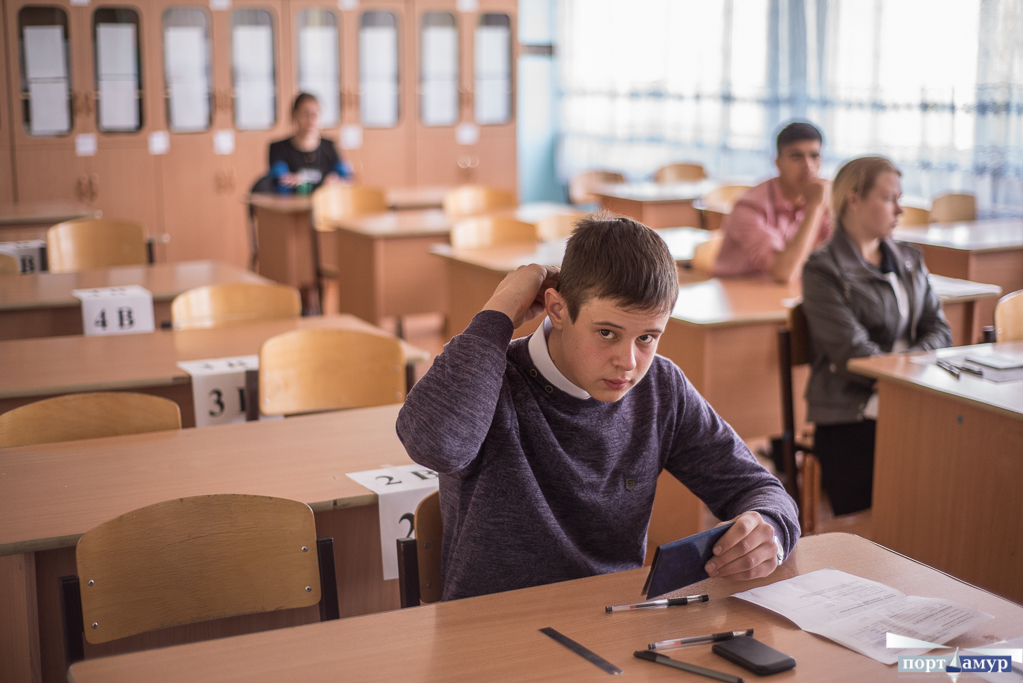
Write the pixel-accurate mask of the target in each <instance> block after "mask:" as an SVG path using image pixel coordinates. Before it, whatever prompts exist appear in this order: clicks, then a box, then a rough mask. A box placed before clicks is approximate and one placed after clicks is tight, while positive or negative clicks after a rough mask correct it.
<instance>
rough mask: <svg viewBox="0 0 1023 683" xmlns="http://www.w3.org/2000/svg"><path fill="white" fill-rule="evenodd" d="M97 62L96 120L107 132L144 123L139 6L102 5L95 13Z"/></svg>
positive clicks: (93, 37)
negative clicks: (136, 7) (137, 8)
mask: <svg viewBox="0 0 1023 683" xmlns="http://www.w3.org/2000/svg"><path fill="white" fill-rule="evenodd" d="M92 44H93V46H94V52H95V55H94V57H95V59H94V62H95V64H96V74H95V76H96V123H97V125H98V126H99V129H100V130H101V131H103V132H132V131H137V130H139V129H140V128H141V127H142V76H141V74H142V68H141V64H140V63H139V15H138V13H137V12H136V11H135V10H132V9H126V8H120V7H101V8H99V9H97V10H96V11H95V12H93V14H92Z"/></svg>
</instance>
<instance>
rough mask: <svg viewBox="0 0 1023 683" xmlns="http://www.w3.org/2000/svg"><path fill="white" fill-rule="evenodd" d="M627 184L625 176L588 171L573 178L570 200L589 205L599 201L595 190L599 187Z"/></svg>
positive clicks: (569, 182) (569, 194)
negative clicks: (594, 192)
mask: <svg viewBox="0 0 1023 683" xmlns="http://www.w3.org/2000/svg"><path fill="white" fill-rule="evenodd" d="M624 182H625V176H623V175H622V174H621V173H615V172H613V171H586V172H585V173H578V174H576V175H574V176H572V179H571V180H569V181H568V200H569V201H570V202H572V203H573V204H589V203H590V202H595V201H597V196H596V195H595V194H593V188H594V187H596V186H597V185H618V184H620V183H624Z"/></svg>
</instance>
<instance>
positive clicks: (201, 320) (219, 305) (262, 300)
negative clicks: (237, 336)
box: [171, 282, 302, 330]
mask: <svg viewBox="0 0 1023 683" xmlns="http://www.w3.org/2000/svg"><path fill="white" fill-rule="evenodd" d="M301 314H302V297H301V295H300V294H299V291H298V290H297V289H296V288H294V287H292V286H290V285H278V284H265V285H264V284H257V283H253V282H234V283H230V284H223V285H207V286H205V287H196V288H195V289H190V290H188V291H187V292H183V293H182V294H179V295H178V296H176V297H174V301H173V302H172V303H171V320H172V321H173V323H174V329H175V330H195V329H201V328H208V327H220V326H222V325H229V324H231V323H239V322H250V321H253V320H279V319H284V318H297V317H299V316H300V315H301Z"/></svg>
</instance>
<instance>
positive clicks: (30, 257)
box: [0, 240, 46, 275]
mask: <svg viewBox="0 0 1023 683" xmlns="http://www.w3.org/2000/svg"><path fill="white" fill-rule="evenodd" d="M45 248H46V241H45V240H22V241H20V242H0V254H9V255H11V256H13V257H14V258H15V259H17V261H18V272H19V273H21V274H22V275H24V274H25V273H38V272H40V271H42V270H45V268H44V266H45V265H46V264H45V262H44V259H43V250H44V249H45Z"/></svg>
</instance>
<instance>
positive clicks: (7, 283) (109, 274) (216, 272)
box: [0, 261, 269, 310]
mask: <svg viewBox="0 0 1023 683" xmlns="http://www.w3.org/2000/svg"><path fill="white" fill-rule="evenodd" d="M229 282H260V283H266V282H269V281H268V280H267V279H266V278H263V277H260V276H259V275H256V274H255V273H253V272H251V271H248V270H243V269H241V268H237V267H235V266H232V265H228V264H226V263H220V262H217V261H182V262H179V263H156V264H153V265H148V266H118V267H116V268H102V269H99V270H85V271H81V272H78V273H28V274H25V275H4V276H0V310H14V309H25V308H61V307H66V306H79V305H80V304H81V302H80V301H79V300H78V299H76V298H75V297H74V295H73V294H71V290H73V289H91V288H93V287H121V286H124V285H141V286H142V287H145V288H146V289H148V290H149V291H150V292H152V293H153V300H154V301H170V300H171V299H173V298H174V297H176V296H177V295H178V294H181V293H182V292H186V291H188V290H189V289H192V288H194V287H201V286H203V285H213V284H225V283H229Z"/></svg>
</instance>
